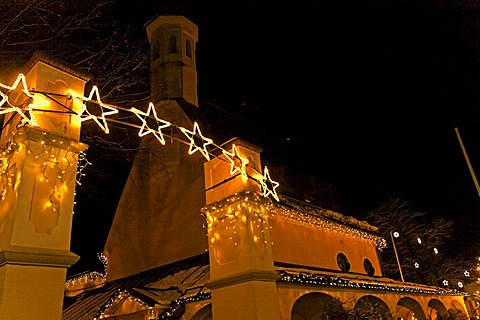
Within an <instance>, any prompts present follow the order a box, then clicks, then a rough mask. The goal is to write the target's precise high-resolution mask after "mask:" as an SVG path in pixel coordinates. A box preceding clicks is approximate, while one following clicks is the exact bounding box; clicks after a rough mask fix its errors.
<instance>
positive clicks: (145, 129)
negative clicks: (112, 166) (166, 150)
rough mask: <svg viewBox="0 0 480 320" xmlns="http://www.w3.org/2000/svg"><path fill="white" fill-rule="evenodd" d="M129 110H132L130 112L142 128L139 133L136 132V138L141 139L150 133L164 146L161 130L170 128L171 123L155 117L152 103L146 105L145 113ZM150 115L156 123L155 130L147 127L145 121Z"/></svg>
mask: <svg viewBox="0 0 480 320" xmlns="http://www.w3.org/2000/svg"><path fill="white" fill-rule="evenodd" d="M130 110H132V112H133V113H135V115H136V116H137V117H138V118H139V119H140V120H142V127H141V128H140V131H139V132H138V136H139V137H143V136H145V135H147V134H149V133H151V134H153V135H154V136H155V138H157V140H158V141H160V143H161V144H163V145H165V138H164V137H163V134H162V129H163V128H167V127H169V126H171V123H170V122H168V121H165V120H162V119H160V118H159V117H158V116H157V112H156V111H155V105H154V104H153V103H152V102H150V104H149V105H148V110H147V112H146V113H145V112H142V111H140V110H138V109H136V108H131V109H130ZM150 115H152V116H153V118H154V119H155V121H156V122H157V128H155V129H154V128H150V127H149V126H148V123H147V119H148V117H149V116H150Z"/></svg>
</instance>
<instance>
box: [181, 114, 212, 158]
mask: <svg viewBox="0 0 480 320" xmlns="http://www.w3.org/2000/svg"><path fill="white" fill-rule="evenodd" d="M180 130H182V132H183V134H184V135H185V136H186V137H187V138H188V139H189V140H190V149H189V150H188V154H193V153H195V152H196V151H200V152H201V153H202V154H203V156H204V157H205V158H206V159H207V160H210V155H209V154H208V150H207V146H208V145H209V144H212V143H213V140H212V139H209V138H206V137H204V136H202V132H201V131H200V128H199V127H198V123H197V122H194V124H193V131H190V130H187V129H185V128H182V127H180ZM195 138H197V139H200V140H202V143H201V144H202V145H201V146H200V145H198V144H197V143H196V142H195Z"/></svg>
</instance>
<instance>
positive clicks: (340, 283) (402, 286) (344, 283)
mask: <svg viewBox="0 0 480 320" xmlns="http://www.w3.org/2000/svg"><path fill="white" fill-rule="evenodd" d="M279 272H280V273H281V275H282V276H281V277H280V279H279V281H282V282H286V283H300V284H305V285H314V286H335V287H344V288H351V289H362V290H383V291H395V292H402V293H403V292H405V293H422V294H433V295H450V296H458V295H462V296H468V295H469V294H468V293H466V292H460V291H457V290H452V289H444V288H439V287H426V286H423V287H422V286H421V285H419V284H411V285H410V284H406V283H403V282H402V283H395V284H394V283H392V284H388V283H381V282H380V281H375V280H360V279H359V280H353V279H342V278H341V277H339V276H338V275H336V276H326V275H318V274H303V273H292V272H288V271H286V270H280V271H279Z"/></svg>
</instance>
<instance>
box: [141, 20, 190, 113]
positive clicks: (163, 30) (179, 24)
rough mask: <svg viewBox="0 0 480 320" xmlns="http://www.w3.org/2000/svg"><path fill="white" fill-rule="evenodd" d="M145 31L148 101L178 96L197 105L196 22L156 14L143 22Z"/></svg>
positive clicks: (177, 97) (170, 98) (155, 101)
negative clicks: (149, 73)
mask: <svg viewBox="0 0 480 320" xmlns="http://www.w3.org/2000/svg"><path fill="white" fill-rule="evenodd" d="M146 31H147V36H148V40H149V42H150V48H151V63H150V69H151V81H150V83H151V85H150V86H151V88H150V90H151V94H152V100H153V101H152V102H153V103H155V104H156V103H157V102H159V101H160V100H172V99H181V100H185V101H187V102H189V103H191V104H193V105H195V106H198V97H197V70H196V62H195V46H196V43H197V40H198V28H197V26H196V25H195V24H193V23H192V22H191V21H189V20H188V19H187V18H185V17H183V16H159V17H157V18H155V19H153V20H152V21H151V22H149V23H148V24H147V25H146Z"/></svg>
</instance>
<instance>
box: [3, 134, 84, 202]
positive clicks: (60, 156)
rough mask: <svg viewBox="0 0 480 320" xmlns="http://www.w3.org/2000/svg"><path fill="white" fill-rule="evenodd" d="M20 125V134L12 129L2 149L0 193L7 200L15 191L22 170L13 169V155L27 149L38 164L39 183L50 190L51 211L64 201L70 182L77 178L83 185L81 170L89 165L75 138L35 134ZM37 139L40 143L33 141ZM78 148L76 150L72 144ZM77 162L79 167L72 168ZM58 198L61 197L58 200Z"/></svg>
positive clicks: (77, 181) (48, 200) (28, 153)
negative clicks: (78, 148) (11, 166)
mask: <svg viewBox="0 0 480 320" xmlns="http://www.w3.org/2000/svg"><path fill="white" fill-rule="evenodd" d="M24 128H25V127H23V128H21V129H20V131H18V132H17V133H14V132H12V133H11V135H10V136H8V140H6V142H4V144H3V147H2V148H0V195H1V200H5V196H6V194H7V193H8V192H9V191H10V190H12V188H13V185H14V183H15V181H17V180H18V178H19V176H18V175H19V174H20V173H15V172H11V170H10V163H12V162H14V161H15V160H12V158H13V156H14V155H16V154H18V153H19V152H25V153H26V154H27V155H29V156H31V157H32V159H33V161H34V163H35V164H36V169H35V170H36V172H37V173H36V174H37V175H38V176H37V178H36V179H38V183H41V184H46V185H48V186H49V188H50V190H51V193H50V194H49V196H48V199H47V203H46V205H47V207H49V208H51V210H52V211H56V210H57V209H58V205H59V204H58V203H59V201H58V200H61V198H62V195H63V192H64V191H65V190H66V189H67V185H68V184H69V183H70V181H71V180H72V179H73V178H74V177H75V178H76V184H80V178H81V177H82V175H84V174H82V172H81V171H82V170H83V169H84V168H85V166H86V165H88V164H89V162H88V160H86V158H85V154H84V153H83V152H82V151H79V150H76V149H77V147H76V146H73V145H74V144H77V142H76V141H74V140H70V139H66V138H63V137H60V136H57V135H55V134H52V133H47V132H45V131H44V132H41V134H40V137H38V133H37V136H36V137H35V136H34V135H32V137H31V138H30V139H27V137H26V136H27V135H28V136H29V135H30V134H31V133H30V132H29V131H28V129H24ZM32 139H33V140H36V141H37V144H31V141H32ZM72 146H73V148H74V149H75V151H73V150H72V149H71V147H72ZM77 163H78V165H77V168H76V169H73V167H74V166H75V165H76V164H77ZM56 198H58V199H56Z"/></svg>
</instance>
